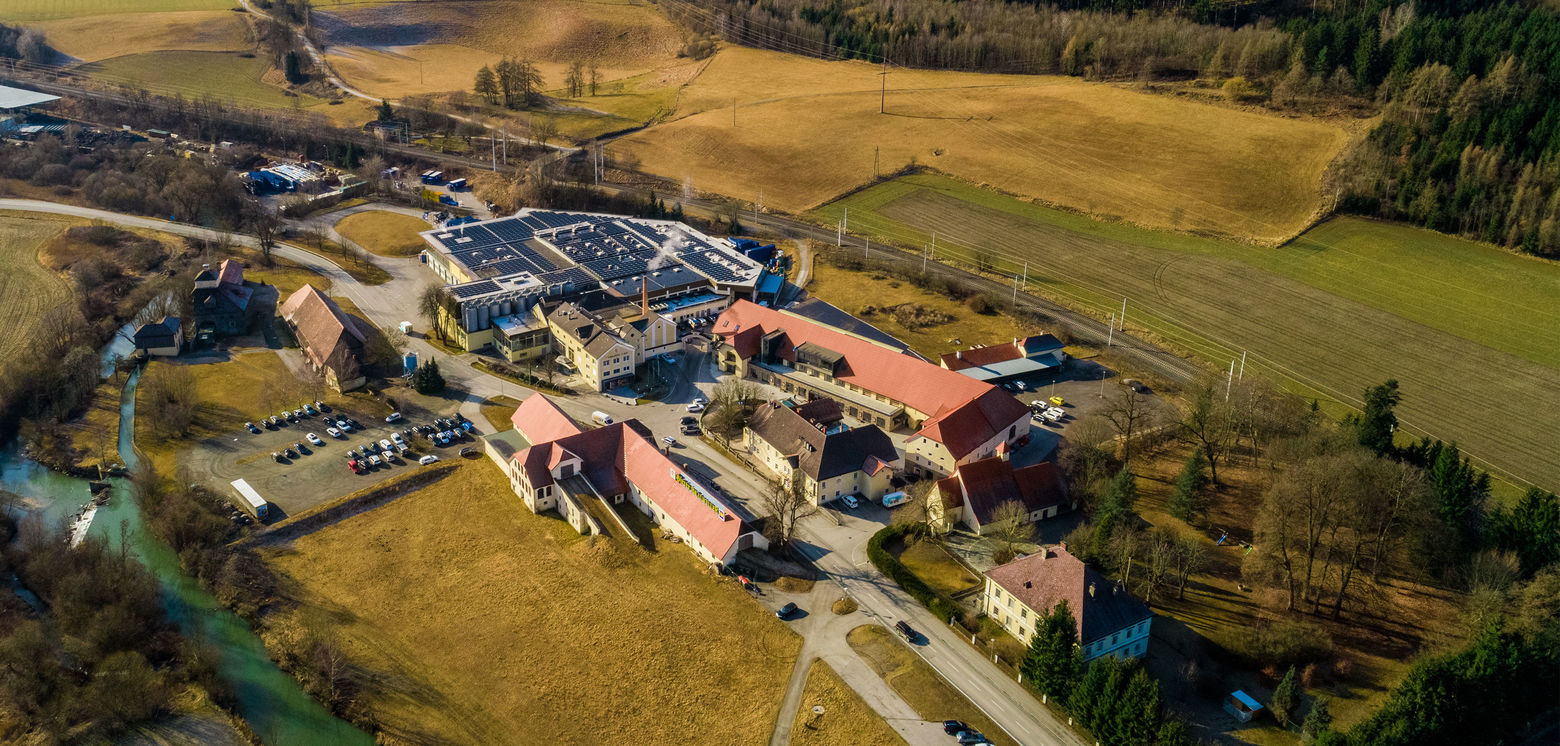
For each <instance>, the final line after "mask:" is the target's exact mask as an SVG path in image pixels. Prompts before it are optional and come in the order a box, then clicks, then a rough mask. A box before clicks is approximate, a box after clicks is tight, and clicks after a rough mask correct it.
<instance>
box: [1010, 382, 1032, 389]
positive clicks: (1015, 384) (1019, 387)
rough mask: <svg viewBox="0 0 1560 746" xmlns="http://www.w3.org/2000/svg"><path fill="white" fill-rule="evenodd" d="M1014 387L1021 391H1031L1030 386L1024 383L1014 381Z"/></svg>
mask: <svg viewBox="0 0 1560 746" xmlns="http://www.w3.org/2000/svg"><path fill="white" fill-rule="evenodd" d="M1013 385H1014V386H1017V387H1018V390H1019V391H1028V390H1029V384H1027V383H1024V382H1023V381H1014V382H1013Z"/></svg>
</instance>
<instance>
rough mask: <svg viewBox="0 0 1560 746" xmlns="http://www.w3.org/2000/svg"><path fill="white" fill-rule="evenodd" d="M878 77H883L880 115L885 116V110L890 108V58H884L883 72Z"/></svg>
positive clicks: (879, 102)
mask: <svg viewBox="0 0 1560 746" xmlns="http://www.w3.org/2000/svg"><path fill="white" fill-rule="evenodd" d="M878 75H881V76H883V86H882V90H881V91H880V92H879V93H878V113H879V114H884V113H886V111H885V109H887V108H888V58H887V57H884V58H883V72H880V73H878Z"/></svg>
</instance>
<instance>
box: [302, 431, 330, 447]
mask: <svg viewBox="0 0 1560 746" xmlns="http://www.w3.org/2000/svg"><path fill="white" fill-rule="evenodd" d="M303 437H304V438H306V439H308V441H309V443H310V444H311V445H317V446H322V445H325V441H323V440H320V436H318V435H315V434H314V433H309V434H308V435H305V436H303Z"/></svg>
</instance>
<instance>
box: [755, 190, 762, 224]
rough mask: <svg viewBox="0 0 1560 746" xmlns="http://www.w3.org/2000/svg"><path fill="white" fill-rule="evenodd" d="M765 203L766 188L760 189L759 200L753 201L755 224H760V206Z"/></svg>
mask: <svg viewBox="0 0 1560 746" xmlns="http://www.w3.org/2000/svg"><path fill="white" fill-rule="evenodd" d="M762 204H764V190H762V189H760V190H758V201H757V202H754V203H753V225H755V226H757V225H758V208H759V205H762Z"/></svg>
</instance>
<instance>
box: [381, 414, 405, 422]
mask: <svg viewBox="0 0 1560 746" xmlns="http://www.w3.org/2000/svg"><path fill="white" fill-rule="evenodd" d="M400 421H401V413H400V412H391V413H390V416H389V417H386V418H385V422H400Z"/></svg>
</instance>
